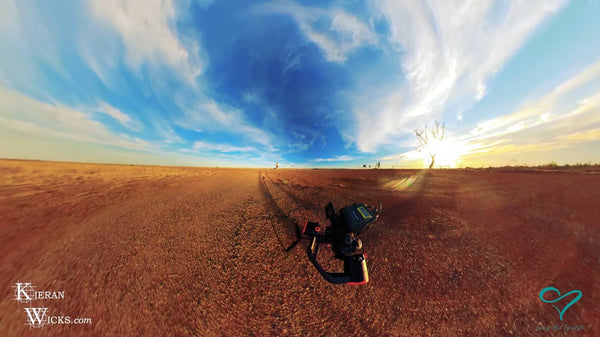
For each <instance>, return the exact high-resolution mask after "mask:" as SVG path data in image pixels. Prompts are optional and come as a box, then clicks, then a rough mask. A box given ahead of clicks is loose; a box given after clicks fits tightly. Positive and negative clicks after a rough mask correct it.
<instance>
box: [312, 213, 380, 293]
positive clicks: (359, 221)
mask: <svg viewBox="0 0 600 337" xmlns="http://www.w3.org/2000/svg"><path fill="white" fill-rule="evenodd" d="M380 213H381V204H380V205H379V209H378V210H376V209H375V208H373V207H371V206H368V205H365V204H359V203H354V204H352V205H350V206H347V207H344V208H342V209H340V211H339V212H336V211H335V208H334V207H333V204H332V203H331V202H330V203H329V204H327V206H325V214H326V216H327V218H328V219H329V221H330V226H327V227H326V228H325V229H324V230H323V229H322V228H321V227H320V226H319V223H318V222H310V221H307V222H306V223H305V225H304V230H303V231H302V234H304V235H308V236H309V237H311V238H312V241H311V244H310V245H309V247H308V257H309V258H310V260H311V262H312V263H313V264H314V265H315V267H316V268H317V270H318V271H319V272H320V273H321V275H323V277H324V278H325V279H326V280H327V281H329V282H331V283H348V284H357V285H358V284H365V283H367V282H368V281H369V274H368V271H367V263H366V258H365V255H364V254H362V253H361V252H360V251H361V249H362V242H361V240H360V239H358V238H357V237H356V236H357V235H358V234H360V233H361V232H362V231H364V230H366V229H367V228H368V227H369V226H370V225H371V224H372V223H373V222H375V220H377V218H378V217H379V214H380ZM319 244H327V245H328V246H329V247H331V249H332V250H333V252H334V257H335V258H336V259H340V260H343V261H344V272H343V273H329V272H326V271H325V270H324V269H323V268H322V267H321V265H320V264H319V263H318V262H317V254H318V250H319Z"/></svg>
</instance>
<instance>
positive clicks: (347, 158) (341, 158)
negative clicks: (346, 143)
mask: <svg viewBox="0 0 600 337" xmlns="http://www.w3.org/2000/svg"><path fill="white" fill-rule="evenodd" d="M354 159H356V158H355V157H353V156H348V155H341V156H335V157H331V158H316V159H311V161H313V162H317V163H320V162H340V161H351V160H354Z"/></svg>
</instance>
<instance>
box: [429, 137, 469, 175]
mask: <svg viewBox="0 0 600 337" xmlns="http://www.w3.org/2000/svg"><path fill="white" fill-rule="evenodd" d="M421 154H422V156H423V165H425V167H428V166H429V164H430V163H431V155H432V154H433V155H435V163H434V167H448V168H453V167H456V166H457V164H458V161H459V160H460V157H461V156H463V155H464V154H466V150H465V149H464V146H462V145H461V144H459V143H458V142H456V141H454V140H452V139H448V138H446V139H443V140H439V139H433V140H431V141H430V142H429V144H427V145H426V146H425V147H424V148H423V150H422V151H421Z"/></svg>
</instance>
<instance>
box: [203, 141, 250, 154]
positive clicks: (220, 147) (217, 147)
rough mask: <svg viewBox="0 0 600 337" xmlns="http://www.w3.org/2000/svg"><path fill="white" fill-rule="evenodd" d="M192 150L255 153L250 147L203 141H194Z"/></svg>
mask: <svg viewBox="0 0 600 337" xmlns="http://www.w3.org/2000/svg"><path fill="white" fill-rule="evenodd" d="M194 150H196V151H217V152H226V153H228V152H255V151H257V150H256V149H255V148H253V147H250V146H234V145H230V144H226V143H210V142H205V141H195V142H194Z"/></svg>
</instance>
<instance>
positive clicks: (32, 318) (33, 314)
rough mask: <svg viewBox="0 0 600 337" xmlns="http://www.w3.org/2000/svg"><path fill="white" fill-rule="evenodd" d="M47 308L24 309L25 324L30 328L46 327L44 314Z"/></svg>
mask: <svg viewBox="0 0 600 337" xmlns="http://www.w3.org/2000/svg"><path fill="white" fill-rule="evenodd" d="M47 311H48V308H25V312H26V313H27V324H29V326H30V327H32V328H42V327H44V325H47V324H48V323H47V321H46V319H45V318H46V312H47Z"/></svg>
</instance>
